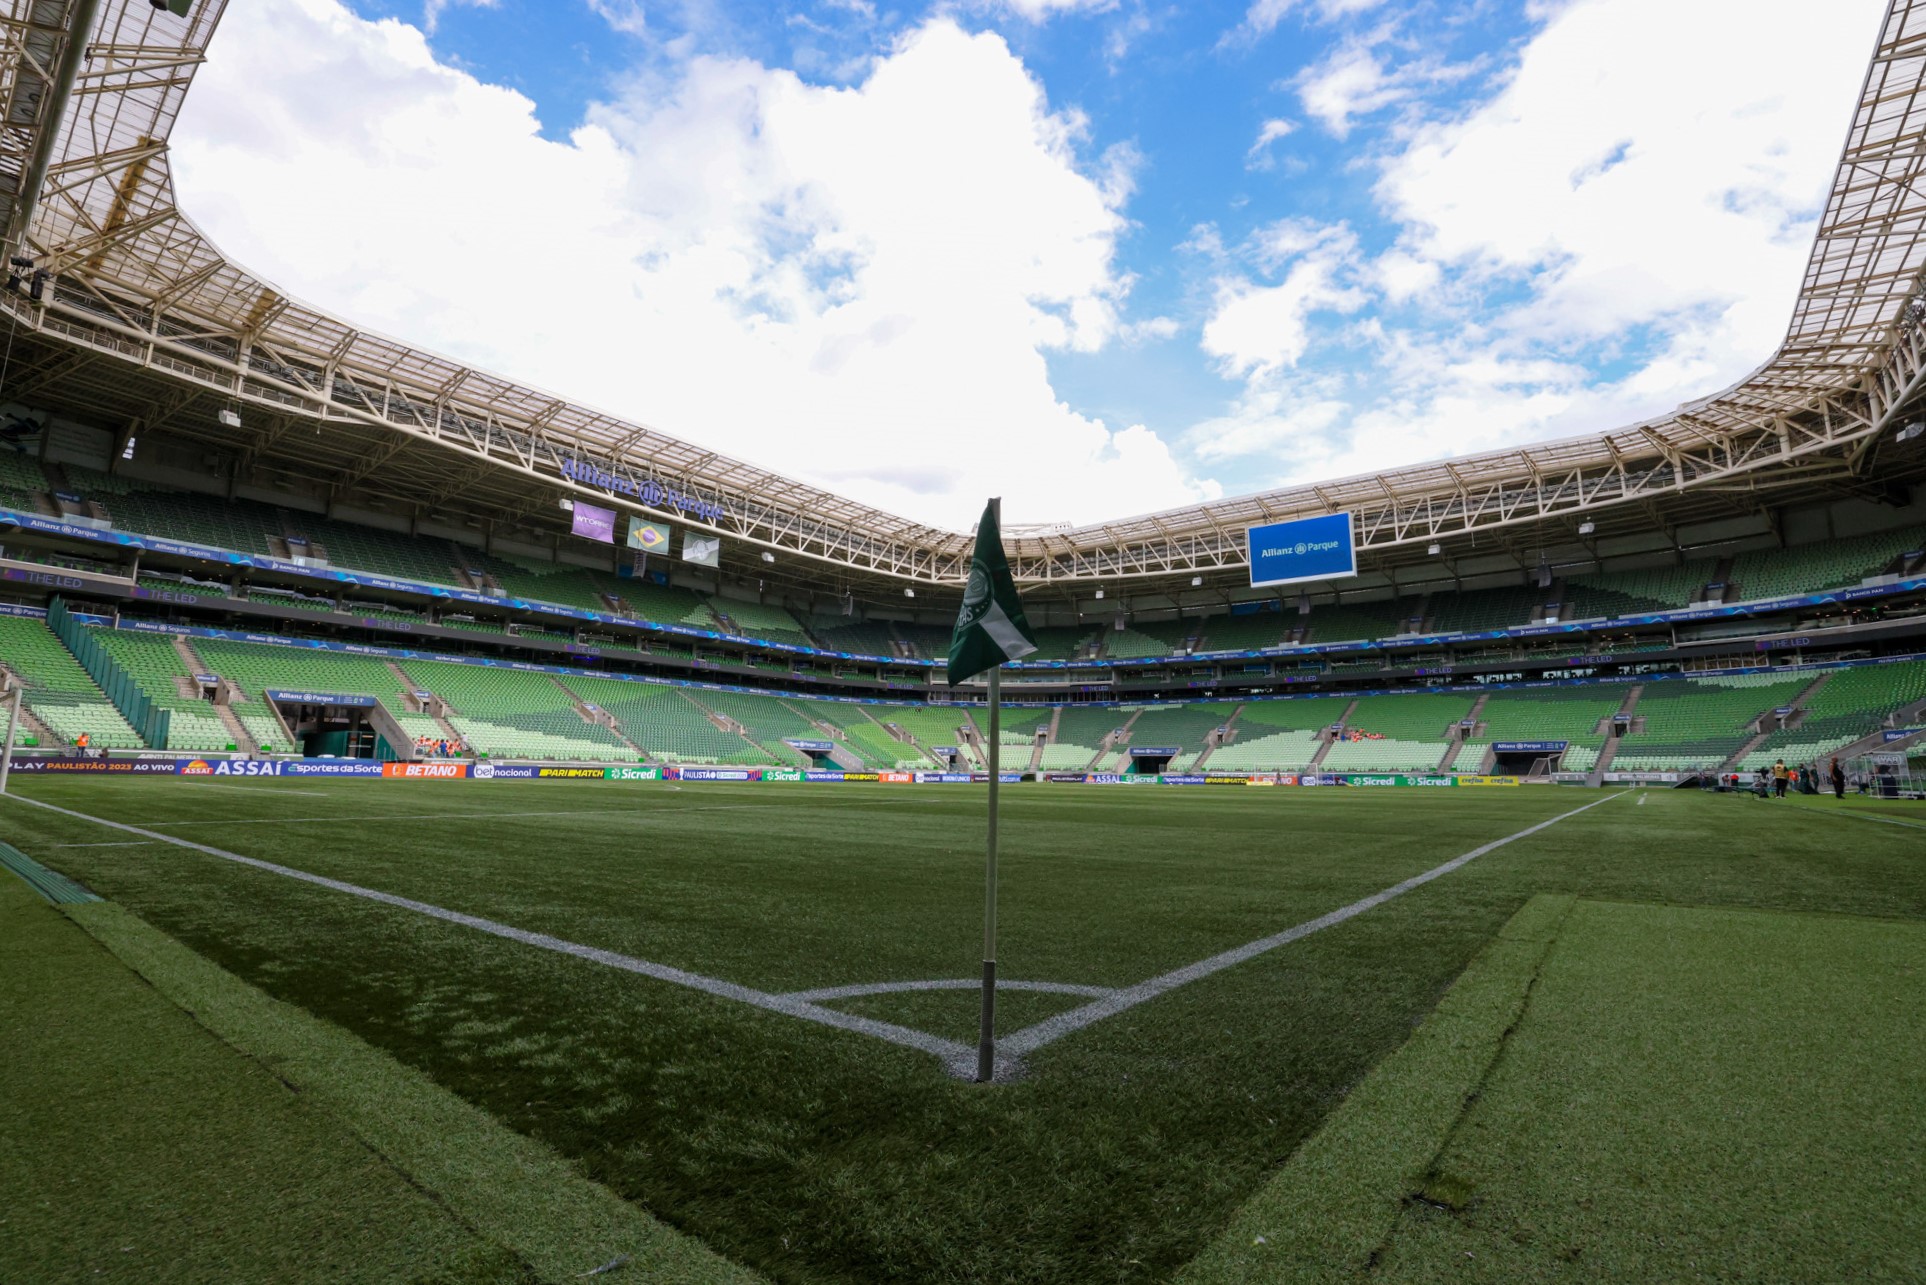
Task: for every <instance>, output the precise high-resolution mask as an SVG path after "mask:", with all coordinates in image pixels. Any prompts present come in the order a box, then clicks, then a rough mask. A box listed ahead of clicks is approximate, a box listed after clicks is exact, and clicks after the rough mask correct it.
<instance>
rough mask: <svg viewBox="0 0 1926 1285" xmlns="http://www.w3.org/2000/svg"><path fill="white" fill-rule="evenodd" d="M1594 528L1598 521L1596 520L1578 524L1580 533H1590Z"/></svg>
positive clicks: (1596, 527)
mask: <svg viewBox="0 0 1926 1285" xmlns="http://www.w3.org/2000/svg"><path fill="white" fill-rule="evenodd" d="M1596 530H1598V523H1596V522H1590V521H1586V522H1580V523H1579V524H1578V533H1579V534H1580V535H1590V534H1591V533H1592V532H1594V531H1596Z"/></svg>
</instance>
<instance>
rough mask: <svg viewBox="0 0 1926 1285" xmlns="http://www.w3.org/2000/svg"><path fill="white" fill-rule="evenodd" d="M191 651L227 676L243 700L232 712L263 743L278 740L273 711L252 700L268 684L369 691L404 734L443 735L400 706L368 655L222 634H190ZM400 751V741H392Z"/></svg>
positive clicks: (392, 681)
mask: <svg viewBox="0 0 1926 1285" xmlns="http://www.w3.org/2000/svg"><path fill="white" fill-rule="evenodd" d="M194 651H195V654H196V655H198V656H199V657H200V658H201V659H202V660H204V661H206V662H207V664H208V666H209V672H210V673H215V674H219V675H220V676H221V677H222V678H226V679H230V680H232V681H233V682H234V683H235V685H236V686H238V687H239V688H240V689H241V692H242V694H243V695H245V696H246V697H247V698H248V700H247V701H245V702H243V703H242V704H239V705H235V706H233V707H232V708H233V710H234V714H235V716H236V717H237V718H239V719H240V720H241V725H242V726H243V727H246V728H247V729H248V735H250V736H252V737H254V739H255V740H257V741H261V742H262V743H263V744H267V743H269V741H270V740H272V741H273V742H280V741H282V740H284V739H285V738H284V737H283V736H282V735H281V734H280V732H279V728H278V725H277V724H276V723H275V721H274V717H273V715H271V714H269V713H268V712H267V711H266V709H265V708H264V707H263V706H260V705H255V704H253V703H252V702H255V701H265V700H266V699H267V698H266V697H265V696H264V695H263V693H264V692H266V691H268V690H270V689H272V688H283V689H286V690H290V691H313V692H327V693H330V694H340V695H349V696H372V697H374V698H375V699H376V700H379V701H380V702H381V703H382V707H383V708H384V709H386V710H387V711H388V713H389V714H391V715H392V716H393V717H394V719H395V721H396V722H397V723H399V724H400V725H401V726H402V728H403V730H405V731H406V732H407V733H408V735H409V736H411V737H415V736H431V737H436V738H439V737H442V736H445V735H447V733H446V732H444V731H443V730H442V727H441V725H440V724H439V723H437V722H435V720H434V719H432V718H430V717H428V716H427V715H426V714H416V713H412V712H410V711H409V710H408V709H407V708H406V702H405V700H404V694H405V692H406V690H407V689H406V688H405V687H403V686H402V682H401V680H400V679H399V678H397V677H395V674H394V671H393V670H391V669H389V668H388V666H387V665H386V664H384V663H383V662H381V661H379V660H376V659H375V658H374V657H372V656H354V655H349V654H347V653H345V652H338V651H317V650H312V649H309V648H305V647H277V646H274V645H272V644H270V643H245V642H235V641H233V640H232V639H226V638H196V639H195V640H194ZM391 748H393V749H394V750H395V751H396V752H397V753H403V752H404V748H405V747H402V746H393V747H391Z"/></svg>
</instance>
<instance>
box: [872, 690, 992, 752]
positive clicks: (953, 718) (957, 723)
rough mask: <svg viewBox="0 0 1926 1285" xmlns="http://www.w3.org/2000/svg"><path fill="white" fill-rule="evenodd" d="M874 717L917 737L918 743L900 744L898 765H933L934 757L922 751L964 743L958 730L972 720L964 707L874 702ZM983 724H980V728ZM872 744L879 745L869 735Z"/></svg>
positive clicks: (898, 746) (898, 747) (898, 745)
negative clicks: (933, 747)
mask: <svg viewBox="0 0 1926 1285" xmlns="http://www.w3.org/2000/svg"><path fill="white" fill-rule="evenodd" d="M869 713H870V716H871V717H872V718H875V719H878V720H880V721H882V722H884V723H894V724H896V725H897V726H898V727H900V728H902V729H903V730H904V731H905V732H908V733H909V734H910V735H911V736H913V737H915V738H916V744H915V745H906V744H901V743H898V744H897V749H896V753H897V756H898V762H899V764H911V763H913V764H915V765H916V766H918V767H933V766H935V762H936V761H935V760H934V759H932V758H931V757H930V756H929V755H927V754H923V753H921V752H920V751H921V750H922V749H923V748H924V747H926V746H932V745H961V744H963V737H962V735H961V734H960V732H959V729H960V728H961V727H962V726H963V725H964V724H965V723H967V722H969V721H970V719H969V715H968V714H967V713H965V712H964V711H963V710H961V709H952V708H948V707H946V706H942V705H871V706H870V707H869ZM983 726H984V725H983V724H979V725H978V728H979V730H981V728H982V727H983ZM870 741H871V743H872V744H880V743H879V742H877V741H876V740H875V738H873V737H872V738H870Z"/></svg>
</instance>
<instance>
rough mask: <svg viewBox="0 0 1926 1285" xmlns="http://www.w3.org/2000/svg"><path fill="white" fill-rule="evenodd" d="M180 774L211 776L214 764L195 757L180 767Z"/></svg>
mask: <svg viewBox="0 0 1926 1285" xmlns="http://www.w3.org/2000/svg"><path fill="white" fill-rule="evenodd" d="M181 775H182V776H213V775H214V766H213V764H211V763H209V762H208V761H207V760H206V759H195V760H193V761H192V762H190V763H186V764H184V765H183V766H182V767H181Z"/></svg>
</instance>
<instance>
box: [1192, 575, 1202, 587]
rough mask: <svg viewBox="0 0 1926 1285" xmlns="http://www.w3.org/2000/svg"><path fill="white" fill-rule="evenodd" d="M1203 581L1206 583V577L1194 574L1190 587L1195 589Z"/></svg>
mask: <svg viewBox="0 0 1926 1285" xmlns="http://www.w3.org/2000/svg"><path fill="white" fill-rule="evenodd" d="M1203 583H1204V577H1202V576H1192V577H1191V578H1190V587H1191V588H1193V589H1195V588H1196V587H1197V586H1198V585H1201V584H1203Z"/></svg>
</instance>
